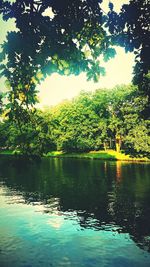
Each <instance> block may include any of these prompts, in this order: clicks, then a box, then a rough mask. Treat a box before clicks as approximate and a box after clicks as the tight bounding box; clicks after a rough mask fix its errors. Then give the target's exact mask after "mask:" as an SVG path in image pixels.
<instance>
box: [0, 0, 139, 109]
mask: <svg viewBox="0 0 150 267" xmlns="http://www.w3.org/2000/svg"><path fill="white" fill-rule="evenodd" d="M111 2H113V4H114V9H115V11H116V12H119V10H120V8H121V6H122V4H126V3H128V2H129V1H128V0H112V1H111ZM108 4H109V0H104V1H103V4H102V8H103V10H104V11H106V12H107V11H108ZM0 28H1V34H0V43H2V42H3V41H4V40H5V37H6V34H7V31H8V30H9V31H10V30H15V24H14V21H13V20H9V21H8V22H7V23H6V22H3V21H2V18H1V16H0ZM116 52H117V55H116V56H115V58H113V59H111V60H109V61H108V62H107V63H103V66H104V67H105V69H106V75H105V77H101V78H100V80H99V82H98V83H94V82H92V81H87V79H86V74H80V75H79V76H74V75H70V76H61V75H58V74H52V75H51V76H50V77H47V78H46V79H45V81H43V82H41V84H40V85H38V86H37V90H38V91H39V94H38V97H39V101H40V104H39V105H38V106H39V107H43V106H51V105H56V104H58V103H59V102H61V101H63V100H65V99H71V98H73V97H75V96H77V95H78V94H79V92H80V91H81V90H85V91H94V90H95V89H98V88H112V87H114V86H115V85H117V84H129V83H131V80H132V72H133V65H134V54H133V53H127V54H126V53H125V52H124V49H123V48H121V47H116ZM3 84H4V79H3V78H1V80H0V90H3Z"/></svg>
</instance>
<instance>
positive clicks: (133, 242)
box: [0, 157, 150, 267]
mask: <svg viewBox="0 0 150 267" xmlns="http://www.w3.org/2000/svg"><path fill="white" fill-rule="evenodd" d="M149 174H150V164H145V163H143V164H142V163H140V164H137V163H136V164H133V163H132V164H131V163H121V162H111V161H110V162H109V161H106V162H104V161H99V160H85V159H83V160H79V159H66V158H65V159H57V158H54V159H43V160H42V161H41V162H32V163H27V162H22V161H19V162H18V161H15V160H11V159H9V160H8V158H7V157H4V158H3V157H0V204H1V206H0V266H1V267H6V266H7V267H22V266H24V267H31V266H33V267H37V266H45V267H47V266H54V267H59V266H71V267H80V266H81V267H82V266H85V267H88V266H95V267H99V266H101V267H106V266H109V267H125V266H126V267H127V266H128V267H129V266H132V267H134V266H135V267H149V266H150V175H149Z"/></svg>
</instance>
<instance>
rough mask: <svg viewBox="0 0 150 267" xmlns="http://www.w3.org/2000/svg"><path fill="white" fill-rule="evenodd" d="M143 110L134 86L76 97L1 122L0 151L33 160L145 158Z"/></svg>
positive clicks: (148, 145) (148, 141) (147, 138)
mask: <svg viewBox="0 0 150 267" xmlns="http://www.w3.org/2000/svg"><path fill="white" fill-rule="evenodd" d="M147 105H148V99H147V97H146V96H142V95H141V94H140V93H139V91H138V90H137V88H136V87H135V86H133V85H129V86H125V85H122V86H117V87H115V88H113V89H111V90H110V89H99V90H96V91H95V92H93V93H92V92H81V93H80V95H79V96H78V97H76V98H74V99H73V100H71V101H64V102H62V103H61V104H59V105H57V106H55V107H52V108H47V109H45V110H44V111H41V110H37V111H34V112H30V115H29V117H30V119H28V120H27V121H19V120H18V121H14V120H11V119H9V118H8V119H5V120H3V121H2V122H1V123H0V147H1V149H4V148H5V149H6V148H8V149H16V150H18V151H21V153H23V154H35V155H43V154H44V153H47V152H49V151H52V150H58V151H59V150H62V151H65V152H85V151H86V152H87V151H91V150H107V149H115V150H116V151H118V152H119V151H120V150H124V151H125V152H126V153H128V154H130V155H134V156H136V155H138V156H145V155H146V156H148V157H150V135H149V134H150V130H149V129H150V127H149V126H150V120H149V118H148V115H147V116H146V115H145V113H144V112H145V110H146V106H147Z"/></svg>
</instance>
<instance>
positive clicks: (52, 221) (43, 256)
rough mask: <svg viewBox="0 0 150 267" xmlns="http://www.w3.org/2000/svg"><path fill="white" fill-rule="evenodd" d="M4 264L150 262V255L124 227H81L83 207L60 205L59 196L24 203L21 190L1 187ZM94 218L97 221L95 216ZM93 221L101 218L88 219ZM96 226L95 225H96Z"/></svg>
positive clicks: (1, 260)
mask: <svg viewBox="0 0 150 267" xmlns="http://www.w3.org/2000/svg"><path fill="white" fill-rule="evenodd" d="M0 203H1V207H0V215H1V220H0V228H1V229H3V231H2V232H1V233H0V245H1V257H0V263H1V266H4V267H5V266H7V267H9V266H11V267H12V266H14V267H19V266H58V267H59V266H71V267H78V266H85V267H86V266H97V267H98V266H102V267H103V266H115V267H116V266H121V267H123V266H132V267H134V266H135V267H148V266H149V264H150V254H148V253H147V252H146V251H143V250H141V249H140V248H139V247H138V246H136V245H135V243H134V242H133V241H132V239H130V236H129V234H128V233H120V231H119V230H121V229H120V227H118V226H117V225H113V224H111V223H110V224H108V225H106V224H104V225H102V227H101V229H99V230H98V229H96V228H90V227H89V228H88V227H87V228H84V227H82V219H83V218H84V216H82V213H84V212H83V211H66V212H63V211H61V209H60V200H59V198H54V197H53V198H50V199H49V200H48V201H47V204H45V205H44V204H42V202H34V201H33V202H31V204H30V205H28V204H27V203H25V200H24V198H23V197H22V195H21V193H18V192H16V191H13V190H12V191H11V190H10V189H8V188H7V187H6V186H4V185H2V186H1V189H0ZM94 220H95V221H94ZM88 223H89V225H90V224H91V225H92V224H96V219H94V218H92V214H91V217H89V218H88ZM94 229H95V230H94Z"/></svg>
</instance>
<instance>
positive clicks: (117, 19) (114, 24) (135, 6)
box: [107, 0, 150, 96]
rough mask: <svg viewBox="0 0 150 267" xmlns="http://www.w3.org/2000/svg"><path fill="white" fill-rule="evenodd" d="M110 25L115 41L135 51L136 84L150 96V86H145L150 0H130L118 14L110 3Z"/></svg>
mask: <svg viewBox="0 0 150 267" xmlns="http://www.w3.org/2000/svg"><path fill="white" fill-rule="evenodd" d="M108 16H109V19H108V23H107V25H108V27H109V31H110V33H111V34H112V39H113V43H114V44H115V43H116V44H117V45H121V46H123V47H125V50H126V51H127V52H128V51H134V54H135V67H134V79H133V82H134V84H136V85H138V86H139V88H140V89H141V90H142V91H143V92H145V94H146V95H148V96H150V87H149V86H147V87H144V85H143V83H145V79H146V76H147V75H148V73H149V71H150V53H149V51H150V29H149V25H150V4H149V1H148V0H143V1H141V0H130V2H129V4H126V5H123V6H122V9H121V12H120V13H119V14H117V13H116V12H114V10H113V4H110V12H109V13H108Z"/></svg>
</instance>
